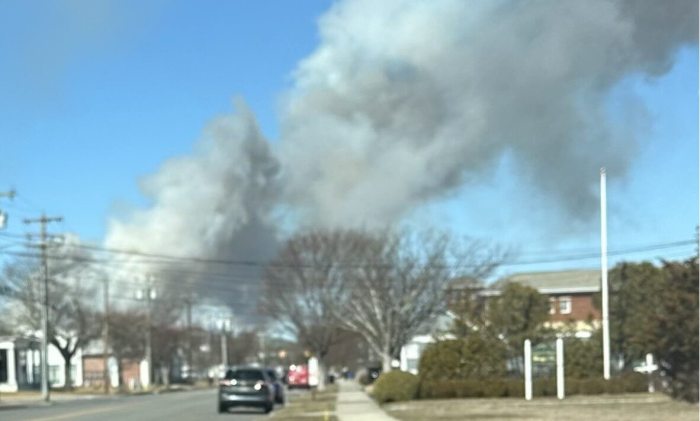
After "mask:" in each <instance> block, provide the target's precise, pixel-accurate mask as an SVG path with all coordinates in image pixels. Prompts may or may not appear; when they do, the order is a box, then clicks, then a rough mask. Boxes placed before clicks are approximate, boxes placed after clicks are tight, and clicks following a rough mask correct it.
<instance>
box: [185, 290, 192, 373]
mask: <svg viewBox="0 0 700 421" xmlns="http://www.w3.org/2000/svg"><path fill="white" fill-rule="evenodd" d="M185 305H187V377H188V379H191V378H192V373H193V370H192V368H193V365H192V296H190V295H188V296H187V297H185Z"/></svg>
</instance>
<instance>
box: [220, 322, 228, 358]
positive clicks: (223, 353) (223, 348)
mask: <svg viewBox="0 0 700 421" xmlns="http://www.w3.org/2000/svg"><path fill="white" fill-rule="evenodd" d="M227 322H228V320H226V319H222V320H221V364H223V365H224V370H226V367H228V343H227V342H228V337H227V335H226V325H227V324H228V323H227Z"/></svg>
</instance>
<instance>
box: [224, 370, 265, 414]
mask: <svg viewBox="0 0 700 421" xmlns="http://www.w3.org/2000/svg"><path fill="white" fill-rule="evenodd" d="M274 405H275V386H274V384H273V382H272V380H271V379H270V377H269V376H268V374H267V370H265V369H262V368H256V367H250V368H248V367H246V368H231V369H228V370H226V374H225V375H224V378H223V379H221V381H220V382H219V405H218V410H219V412H227V411H228V409H229V408H232V407H234V406H256V407H260V408H262V409H263V410H264V411H265V413H268V412H270V411H272V408H273V407H274Z"/></svg>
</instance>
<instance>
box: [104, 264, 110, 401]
mask: <svg viewBox="0 0 700 421" xmlns="http://www.w3.org/2000/svg"><path fill="white" fill-rule="evenodd" d="M104 306H105V307H104V322H103V323H102V347H103V348H102V360H103V364H104V372H103V373H104V374H103V376H104V391H105V395H107V394H109V386H110V384H109V364H108V362H109V278H108V277H105V280H104Z"/></svg>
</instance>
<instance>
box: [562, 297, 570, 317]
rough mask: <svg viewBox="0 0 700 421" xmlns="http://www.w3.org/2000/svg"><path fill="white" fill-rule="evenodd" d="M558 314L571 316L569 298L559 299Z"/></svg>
mask: <svg viewBox="0 0 700 421" xmlns="http://www.w3.org/2000/svg"><path fill="white" fill-rule="evenodd" d="M559 313H560V314H571V297H559Z"/></svg>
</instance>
